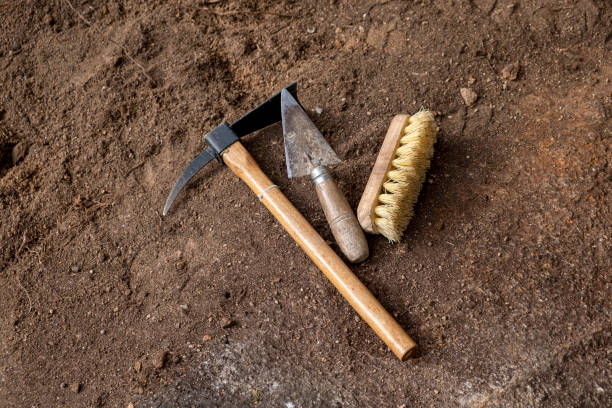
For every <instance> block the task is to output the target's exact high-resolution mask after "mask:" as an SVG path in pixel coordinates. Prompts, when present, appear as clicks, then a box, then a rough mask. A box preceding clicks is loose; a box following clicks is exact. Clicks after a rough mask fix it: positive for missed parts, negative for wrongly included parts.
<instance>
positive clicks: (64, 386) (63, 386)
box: [60, 383, 68, 388]
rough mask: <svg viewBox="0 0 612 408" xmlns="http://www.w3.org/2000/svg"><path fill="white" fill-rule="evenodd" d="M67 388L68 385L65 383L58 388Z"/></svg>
mask: <svg viewBox="0 0 612 408" xmlns="http://www.w3.org/2000/svg"><path fill="white" fill-rule="evenodd" d="M67 386H68V384H66V383H61V384H60V388H66V387H67Z"/></svg>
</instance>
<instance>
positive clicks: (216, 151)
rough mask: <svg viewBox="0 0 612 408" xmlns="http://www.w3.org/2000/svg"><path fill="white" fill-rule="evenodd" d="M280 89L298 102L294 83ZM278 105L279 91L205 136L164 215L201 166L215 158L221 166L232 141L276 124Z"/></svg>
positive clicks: (165, 207)
mask: <svg viewBox="0 0 612 408" xmlns="http://www.w3.org/2000/svg"><path fill="white" fill-rule="evenodd" d="M283 90H286V91H288V92H290V93H291V94H292V95H293V96H294V97H295V98H296V100H297V84H296V83H295V82H294V83H292V84H291V85H289V86H287V87H285V88H284V89H283ZM280 105H281V92H278V93H277V94H275V95H274V96H272V97H271V98H269V99H268V100H266V101H265V102H263V103H262V104H260V105H259V106H257V107H256V108H255V109H253V110H251V111H250V112H248V113H247V114H245V115H244V116H242V117H241V118H240V119H238V120H237V121H235V122H234V123H232V124H231V125H228V124H227V122H223V123H222V124H220V125H219V126H217V127H216V128H214V129H213V130H211V131H210V132H209V133H208V134H207V135H206V136H205V137H204V140H205V141H206V148H205V149H204V150H202V152H201V153H200V154H198V155H197V156H196V158H195V159H193V160H192V161H191V163H189V165H188V166H187V168H185V170H184V171H183V174H181V176H180V177H179V178H178V180H177V181H176V183H175V184H174V187H172V191H171V192H170V195H169V196H168V199H167V200H166V205H165V206H164V212H163V214H164V216H165V215H166V214H167V213H168V210H169V209H170V206H171V205H172V203H173V202H174V199H175V198H176V196H177V195H178V193H180V192H181V190H182V189H183V187H185V185H186V184H187V183H188V182H189V180H191V179H192V178H193V176H195V175H196V173H197V172H198V171H200V170H201V169H202V167H204V166H206V165H207V164H208V163H209V162H210V161H211V160H212V159H214V158H217V159H218V160H219V162H221V163H222V162H223V161H222V160H221V153H222V152H223V151H224V150H225V149H227V148H228V147H229V146H231V145H232V144H233V143H234V142H236V141H238V140H239V139H240V138H241V137H242V136H245V135H248V134H249V133H253V132H255V131H256V130H259V129H263V128H265V127H267V126H270V125H272V124H273V123H276V122H279V121H280V120H281V109H280Z"/></svg>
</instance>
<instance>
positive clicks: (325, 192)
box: [312, 166, 370, 263]
mask: <svg viewBox="0 0 612 408" xmlns="http://www.w3.org/2000/svg"><path fill="white" fill-rule="evenodd" d="M317 170H318V171H317ZM315 172H316V173H315ZM312 178H313V181H314V183H315V186H316V190H317V196H318V197H319V201H320V202H321V207H323V212H324V213H325V218H327V222H328V223H329V227H330V229H331V232H332V234H333V235H334V238H335V239H336V243H337V244H338V247H339V248H340V250H341V251H342V253H343V254H344V256H346V258H347V259H348V260H349V261H350V262H353V263H359V262H362V261H364V260H366V259H367V257H368V256H369V255H370V250H369V248H368V241H367V240H366V237H365V234H364V233H363V230H362V229H361V226H360V225H359V221H357V217H355V213H353V210H352V209H351V207H350V205H349V203H348V201H347V200H346V197H344V194H342V192H341V191H340V189H339V188H338V185H337V184H336V181H335V180H334V179H333V177H332V176H331V174H329V171H328V170H327V168H325V167H324V166H320V167H318V168H317V169H315V171H313V177H312Z"/></svg>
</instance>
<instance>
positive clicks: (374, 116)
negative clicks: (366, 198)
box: [0, 0, 612, 407]
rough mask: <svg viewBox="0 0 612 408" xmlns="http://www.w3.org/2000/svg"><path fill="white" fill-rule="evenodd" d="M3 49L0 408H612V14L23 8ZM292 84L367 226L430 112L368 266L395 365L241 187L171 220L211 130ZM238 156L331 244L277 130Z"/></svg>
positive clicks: (491, 6)
mask: <svg viewBox="0 0 612 408" xmlns="http://www.w3.org/2000/svg"><path fill="white" fill-rule="evenodd" d="M0 27H1V30H0V81H1V84H2V86H1V87H0V149H1V156H2V157H1V161H0V163H1V164H0V211H1V214H2V215H1V225H0V240H1V241H0V242H2V251H0V270H1V271H2V272H1V274H0V285H1V286H0V287H1V288H2V289H1V292H0V310H2V311H3V313H2V317H1V318H0V353H1V354H0V355H1V357H0V406H2V407H32V406H36V407H51V406H74V407H76V406H100V407H103V406H104V407H106V406H109V407H116V406H118V407H126V406H128V404H130V403H133V404H134V405H136V406H139V405H140V406H147V407H148V406H150V407H155V406H228V407H229V406H255V405H258V406H282V407H310V406H334V407H336V406H346V407H353V406H381V407H382V406H385V407H386V406H390V407H402V406H404V407H408V406H544V407H568V406H581V407H583V406H611V405H612V391H611V390H612V359H611V356H610V349H611V346H612V339H611V335H610V333H611V329H612V317H611V316H610V311H611V308H610V306H611V305H610V294H611V283H612V275H611V273H610V271H611V270H612V261H611V258H612V257H611V253H612V244H611V241H610V240H611V238H612V213H611V203H612V197H611V196H610V191H611V182H612V167H611V166H612V165H611V159H612V148H611V146H612V143H611V140H612V139H611V133H612V126H611V122H610V117H611V116H612V104H611V100H612V84H611V83H610V81H611V78H612V50H611V49H612V31H611V27H612V7H610V3H609V2H606V1H605V0H601V1H598V0H567V1H558V2H554V1H544V2H542V1H536V0H497V1H496V0H472V1H467V0H455V1H453V0H447V1H436V2H433V1H429V0H427V1H422V2H402V1H384V2H379V3H374V2H370V1H368V2H358V1H354V2H343V1H335V0H331V1H329V0H326V1H317V2H303V1H302V2H297V1H288V2H286V3H281V2H278V1H274V2H256V1H253V0H245V1H236V0H227V1H196V0H174V1H170V2H162V1H148V0H147V1H144V0H141V1H127V0H111V1H93V0H71V1H70V2H69V1H68V0H55V1H52V2H45V1H39V0H26V1H23V2H13V1H3V2H1V3H0ZM511 64H515V65H511ZM516 64H518V71H517V69H516V68H517V65H516ZM294 80H295V81H297V82H298V84H299V95H300V99H301V101H302V104H303V105H304V106H305V107H307V108H309V109H314V108H316V107H320V108H321V109H322V113H321V114H317V113H314V112H313V111H311V114H312V117H313V119H314V120H315V122H316V123H317V125H318V126H319V127H320V129H321V130H322V132H323V133H324V135H325V136H326V138H327V139H328V140H329V142H330V144H331V145H332V146H333V147H334V149H335V150H336V151H337V153H338V154H339V156H340V157H341V158H342V159H343V160H344V161H343V163H342V164H341V165H339V166H338V167H337V168H336V169H335V173H336V176H337V178H338V179H339V181H340V186H341V188H342V189H343V190H344V191H345V192H346V193H347V195H348V198H349V201H350V203H351V204H352V205H353V206H354V207H355V206H356V204H357V202H358V200H359V196H360V194H361V191H362V190H363V188H364V186H365V183H366V181H367V177H368V173H369V171H370V168H371V166H372V164H373V163H374V160H375V158H376V154H377V150H378V148H379V146H380V144H381V142H382V139H383V137H384V134H385V131H386V128H387V126H388V124H389V122H390V120H391V118H392V117H393V115H394V114H396V113H401V112H407V113H413V112H415V111H416V110H418V109H419V108H420V107H421V106H424V107H428V108H430V109H432V110H433V111H435V112H436V113H437V115H436V120H437V121H438V124H439V127H440V130H439V134H438V143H437V145H436V154H435V157H434V160H433V164H432V168H431V171H430V172H429V175H428V183H427V184H426V186H425V188H424V190H423V192H422V194H421V196H420V200H419V203H418V205H417V208H416V213H415V217H414V219H413V221H412V222H411V224H410V226H409V230H408V232H407V234H406V236H405V238H404V239H403V241H402V242H400V243H399V244H396V245H391V244H389V243H388V242H386V241H385V239H383V238H381V237H379V236H371V237H369V243H370V248H371V253H372V255H371V257H370V259H369V260H368V261H366V262H365V263H363V264H361V265H359V266H355V267H354V268H353V269H354V271H355V273H356V274H358V276H359V277H360V278H361V279H362V280H363V281H364V282H365V283H366V284H367V285H368V286H369V287H370V288H371V289H372V291H373V292H374V293H375V294H376V295H377V296H378V298H379V299H380V300H381V302H382V303H383V304H384V305H385V307H387V308H388V310H390V311H391V312H392V313H394V314H395V315H396V316H397V318H398V320H399V321H400V323H401V324H402V325H403V326H404V327H405V328H406V330H407V331H408V332H409V333H410V334H411V335H412V336H413V337H414V339H415V340H416V341H417V343H418V344H419V346H420V352H419V354H418V355H417V356H416V358H414V359H411V360H409V361H407V362H404V363H401V362H399V361H398V360H397V359H396V358H395V357H394V356H393V355H392V354H391V353H390V352H389V351H388V350H387V349H386V348H385V347H384V345H383V344H382V343H381V341H380V340H379V339H378V338H377V337H376V336H375V335H374V333H373V332H372V331H371V330H370V329H369V328H368V327H367V325H366V324H365V323H364V322H363V321H361V320H359V319H356V318H355V313H354V312H353V311H352V310H351V309H350V307H349V306H348V305H347V304H346V303H345V302H344V300H343V299H342V298H341V297H340V296H339V295H338V294H337V292H336V290H335V289H334V288H333V287H332V286H331V284H330V283H329V282H327V281H326V279H325V278H324V277H323V275H322V274H321V273H320V272H319V271H318V270H317V269H316V268H315V267H314V266H313V265H312V263H311V262H310V261H309V260H308V259H307V257H306V256H305V255H304V254H303V253H302V252H301V251H300V250H299V248H298V247H297V246H296V245H295V244H294V243H293V241H292V240H291V239H290V238H289V236H288V235H287V234H286V233H285V232H284V231H282V229H281V228H280V227H279V225H278V224H277V222H276V221H275V220H274V219H273V218H272V217H271V215H270V214H269V213H268V212H267V211H266V210H265V209H264V208H263V207H262V206H261V204H260V203H259V202H258V200H257V198H256V197H255V196H254V195H253V194H252V193H251V192H250V190H248V188H247V187H246V186H244V185H243V184H241V182H239V181H238V180H237V178H236V177H235V176H234V175H233V174H231V172H230V171H229V170H228V169H227V168H223V167H221V166H220V165H219V164H217V163H214V164H211V165H210V166H209V167H208V168H206V169H205V170H204V171H202V174H200V175H198V176H197V178H196V179H195V180H194V181H193V182H192V183H191V184H190V185H189V187H188V188H187V189H186V190H185V191H184V192H183V193H182V194H181V195H180V196H179V198H178V200H177V202H176V204H175V206H174V207H173V209H172V210H171V212H170V214H169V215H168V216H167V217H166V218H162V217H161V216H160V213H161V209H162V206H163V204H164V201H165V198H166V196H167V194H168V192H169V190H170V188H171V187H172V185H173V183H174V181H175V179H176V178H177V176H178V175H179V174H180V172H181V171H182V169H183V168H184V167H185V165H186V164H187V163H188V162H189V161H190V160H191V159H192V158H193V157H194V156H195V155H196V154H197V153H198V152H199V151H200V150H201V149H202V147H203V141H202V137H203V135H204V134H205V133H206V132H207V131H208V130H210V129H212V128H213V127H214V126H215V125H217V124H219V123H220V122H221V121H222V120H228V121H232V120H235V119H236V118H238V117H239V116H240V115H241V114H243V113H245V112H246V111H248V110H249V109H251V108H252V107H254V106H255V105H256V104H257V103H259V102H261V101H262V100H264V99H265V98H266V97H268V96H270V95H271V94H272V93H274V92H276V91H278V90H279V89H280V88H282V87H283V86H285V85H287V84H288V83H290V82H292V81H294ZM461 88H469V89H470V90H471V91H472V92H474V93H475V94H476V96H477V99H476V101H475V103H474V104H473V105H472V106H469V107H468V106H466V103H465V102H464V99H463V98H462V95H465V96H467V97H469V98H471V99H473V96H474V95H473V94H472V93H471V92H468V91H463V92H462V91H461ZM469 98H468V99H469ZM245 144H246V146H247V148H248V149H249V150H250V151H251V152H252V154H253V155H254V156H255V157H256V159H257V160H258V161H259V163H260V164H261V167H262V168H263V169H264V171H266V172H267V174H269V175H270V177H271V178H272V179H273V180H274V181H275V182H276V183H277V184H278V185H279V186H280V187H281V188H282V190H283V191H284V192H285V193H286V195H287V196H288V197H289V198H290V199H291V200H292V201H293V202H294V203H295V205H296V206H297V207H298V208H299V209H300V210H301V211H302V212H303V213H304V215H305V216H306V217H307V218H308V219H309V220H311V221H312V223H313V225H314V226H315V228H316V229H317V230H318V231H320V232H321V234H323V236H324V237H325V238H327V239H331V234H330V233H329V231H328V226H327V225H326V223H325V220H324V217H323V214H322V212H321V209H320V207H319V204H318V202H317V200H316V196H315V193H314V190H313V187H312V185H311V183H310V181H309V180H291V181H288V180H287V179H286V177H285V175H286V170H285V167H284V166H285V165H284V155H283V147H282V137H281V131H280V129H279V126H273V127H271V128H269V129H267V130H265V131H263V132H260V133H258V134H254V135H251V136H249V137H247V138H246V141H245ZM230 323H231V324H230Z"/></svg>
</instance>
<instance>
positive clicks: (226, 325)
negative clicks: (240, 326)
mask: <svg viewBox="0 0 612 408" xmlns="http://www.w3.org/2000/svg"><path fill="white" fill-rule="evenodd" d="M234 324H235V322H234V321H233V320H231V319H228V318H227V317H224V318H223V319H221V327H223V328H224V329H229V328H230V327H232V326H233V325H234Z"/></svg>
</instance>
